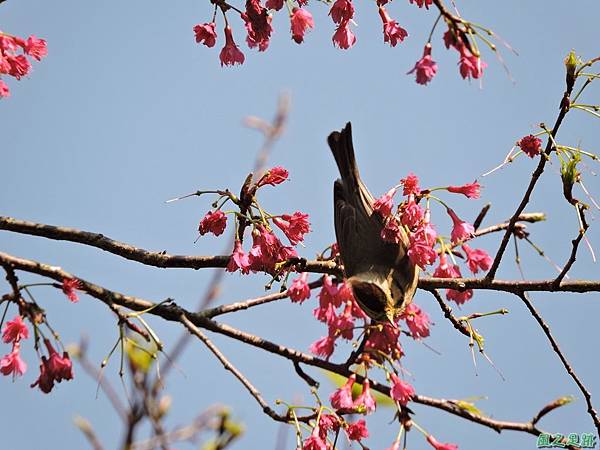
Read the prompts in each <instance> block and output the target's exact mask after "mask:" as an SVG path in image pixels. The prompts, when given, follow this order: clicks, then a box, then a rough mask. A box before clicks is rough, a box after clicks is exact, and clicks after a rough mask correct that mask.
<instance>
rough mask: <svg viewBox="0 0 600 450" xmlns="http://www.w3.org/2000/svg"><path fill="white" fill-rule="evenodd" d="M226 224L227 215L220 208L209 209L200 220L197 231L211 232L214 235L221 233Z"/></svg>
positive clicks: (201, 232) (203, 233) (202, 233)
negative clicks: (216, 209)
mask: <svg viewBox="0 0 600 450" xmlns="http://www.w3.org/2000/svg"><path fill="white" fill-rule="evenodd" d="M226 226H227V216H226V215H225V213H224V212H223V211H221V210H218V211H209V212H207V213H206V215H205V216H204V217H203V218H202V220H201V221H200V225H199V226H198V231H199V232H200V234H201V235H203V236H204V235H205V234H206V233H212V234H214V235H215V236H219V235H221V234H223V231H225V227H226Z"/></svg>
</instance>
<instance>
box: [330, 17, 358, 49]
mask: <svg viewBox="0 0 600 450" xmlns="http://www.w3.org/2000/svg"><path fill="white" fill-rule="evenodd" d="M349 23H350V22H349V21H343V22H342V23H340V24H339V25H338V27H337V28H336V29H335V33H334V34H333V37H332V38H331V40H332V41H333V45H334V46H335V47H338V48H341V49H343V50H348V49H349V48H350V47H352V46H353V45H354V44H356V36H355V35H354V33H353V32H352V30H351V29H350V25H349Z"/></svg>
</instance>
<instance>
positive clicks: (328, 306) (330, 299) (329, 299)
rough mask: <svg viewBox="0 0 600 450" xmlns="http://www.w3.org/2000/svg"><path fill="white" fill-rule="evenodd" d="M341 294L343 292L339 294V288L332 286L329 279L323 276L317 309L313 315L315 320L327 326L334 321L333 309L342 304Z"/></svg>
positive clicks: (327, 276)
mask: <svg viewBox="0 0 600 450" xmlns="http://www.w3.org/2000/svg"><path fill="white" fill-rule="evenodd" d="M342 286H343V285H342ZM344 292H345V291H344ZM341 293H343V292H341V289H340V287H339V286H338V285H335V284H333V281H332V279H331V277H330V276H329V275H324V276H323V286H321V290H320V291H319V294H318V297H319V307H318V308H317V309H315V311H314V313H313V314H314V316H315V317H316V318H317V320H320V321H321V322H325V323H327V324H329V323H331V322H332V321H333V320H334V318H335V317H334V315H335V308H337V307H339V306H341V305H342V302H343V300H342V296H341V295H340V294H341Z"/></svg>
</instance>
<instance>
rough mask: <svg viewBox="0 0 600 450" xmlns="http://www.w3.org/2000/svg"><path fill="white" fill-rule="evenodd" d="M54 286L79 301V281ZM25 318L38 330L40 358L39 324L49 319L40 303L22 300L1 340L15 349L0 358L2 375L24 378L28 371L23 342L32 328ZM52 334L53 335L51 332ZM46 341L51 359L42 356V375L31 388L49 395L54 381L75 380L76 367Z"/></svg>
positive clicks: (67, 279) (65, 354)
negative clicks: (23, 355)
mask: <svg viewBox="0 0 600 450" xmlns="http://www.w3.org/2000/svg"><path fill="white" fill-rule="evenodd" d="M54 286H55V287H60V288H61V289H62V291H63V293H64V294H65V295H66V297H67V298H68V299H69V300H70V301H71V302H73V303H75V302H77V301H78V300H79V298H78V296H77V292H76V289H79V288H80V287H81V285H80V282H79V280H77V279H69V278H65V279H64V280H63V283H61V284H60V285H58V284H57V285H54ZM26 287H27V286H24V287H23V288H24V289H25V288H26ZM24 318H27V319H28V320H29V321H30V322H31V323H32V324H33V326H34V327H35V329H36V342H35V349H36V351H37V353H38V355H40V351H39V348H38V342H37V339H38V338H37V336H38V335H41V336H43V333H42V331H41V329H40V327H39V325H40V324H42V323H46V325H47V322H46V317H45V315H44V314H43V312H42V310H41V309H40V308H39V306H37V304H35V303H27V302H25V301H24V300H22V299H21V300H20V301H19V314H18V315H16V316H15V318H14V319H13V320H9V321H8V322H6V325H4V328H2V341H3V342H4V343H6V344H11V345H12V350H11V351H10V353H8V354H7V355H5V356H3V357H2V358H1V359H0V373H2V374H3V375H6V376H8V375H12V377H13V378H16V377H18V376H22V375H24V374H25V372H26V371H27V363H26V362H25V361H23V359H22V358H21V353H20V350H21V341H22V340H24V339H28V338H29V329H28V328H27V324H26V323H25V321H24V320H23V319H24ZM50 331H51V332H52V330H50ZM52 333H53V332H52ZM53 334H54V333H53ZM43 340H44V345H45V347H46V350H47V352H48V356H46V355H41V359H40V375H39V377H38V379H37V380H36V381H35V382H34V383H33V384H32V385H31V387H32V388H33V387H36V386H37V387H38V388H39V389H40V390H41V391H42V392H44V393H46V394H47V393H49V392H50V391H52V389H53V387H54V383H55V382H56V383H60V382H61V381H63V380H72V379H73V364H72V363H71V359H70V358H69V354H68V352H66V351H63V353H62V355H60V354H59V353H58V352H57V351H56V350H55V348H54V346H53V345H52V342H50V340H49V339H47V338H43ZM57 342H58V341H57ZM59 343H60V342H59Z"/></svg>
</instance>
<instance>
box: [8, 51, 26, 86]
mask: <svg viewBox="0 0 600 450" xmlns="http://www.w3.org/2000/svg"><path fill="white" fill-rule="evenodd" d="M4 58H5V60H6V61H7V62H8V64H9V66H10V70H9V71H8V73H9V75H12V76H13V77H15V78H16V79H17V80H20V79H21V78H22V77H24V76H25V75H27V74H28V73H29V71H30V70H31V63H30V62H29V61H28V60H27V58H26V57H25V55H17V56H14V55H5V57H4Z"/></svg>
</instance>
